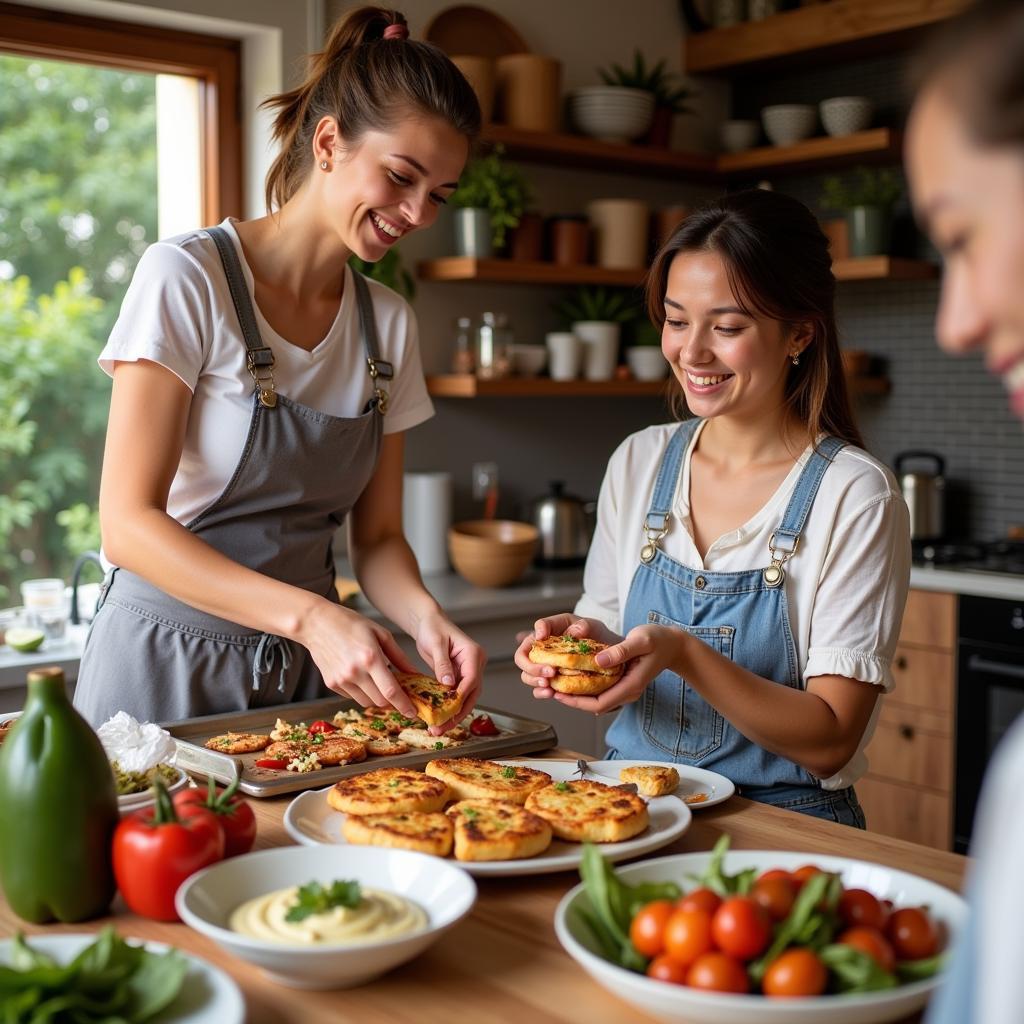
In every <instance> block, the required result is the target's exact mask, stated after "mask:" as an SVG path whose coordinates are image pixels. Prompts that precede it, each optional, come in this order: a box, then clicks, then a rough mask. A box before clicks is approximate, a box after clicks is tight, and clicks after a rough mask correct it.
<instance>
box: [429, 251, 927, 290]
mask: <svg viewBox="0 0 1024 1024" xmlns="http://www.w3.org/2000/svg"><path fill="white" fill-rule="evenodd" d="M832 270H833V272H834V273H835V275H836V280H838V281H883V280H889V281H925V280H928V279H929V278H933V277H937V276H938V273H939V268H938V267H937V266H936V265H935V264H934V263H925V262H923V261H921V260H906V259H899V258H897V257H895V256H869V257H867V258H865V259H859V260H838V261H837V262H836V263H834V264H833V265H832ZM416 273H417V275H418V276H419V278H420V280H421V281H481V282H487V283H489V284H533V285H565V284H589V285H611V286H618V287H625V288H632V287H636V286H637V285H639V284H641V283H642V282H643V280H644V275H645V274H646V270H645V269H644V268H643V267H638V268H637V269H636V270H629V269H627V270H609V269H607V268H606V267H595V266H590V265H589V264H588V265H585V266H576V267H573V266H562V265H560V264H558V263H532V262H531V263H526V262H520V261H517V260H478V259H474V258H473V257H472V256H447V257H445V258H444V259H439V260H425V261H423V262H421V263H419V264H418V265H417V267H416Z"/></svg>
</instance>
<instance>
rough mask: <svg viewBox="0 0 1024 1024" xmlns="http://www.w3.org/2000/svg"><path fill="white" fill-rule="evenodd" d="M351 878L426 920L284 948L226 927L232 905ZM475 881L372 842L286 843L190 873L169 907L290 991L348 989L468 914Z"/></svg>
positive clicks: (419, 950) (397, 961)
mask: <svg viewBox="0 0 1024 1024" xmlns="http://www.w3.org/2000/svg"><path fill="white" fill-rule="evenodd" d="M341 879H344V880H349V879H355V880H356V881H358V882H359V883H360V884H361V885H365V886H367V887H368V888H375V889H385V890H388V891H390V892H393V893H397V894H398V895H399V896H404V897H405V898H406V899H410V900H413V901H414V902H416V903H418V904H419V905H420V906H421V907H422V908H423V909H424V910H425V911H426V913H427V917H428V919H429V923H428V925H427V927H426V928H424V929H422V930H421V931H418V932H411V933H410V934H408V935H402V936H399V937H397V938H393V939H385V940H382V941H379V942H370V943H366V944H363V945H340V944H335V945H323V946H299V945H296V946H290V945H287V944H284V943H279V942H268V941H266V940H263V939H250V938H248V937H246V936H244V935H240V934H239V933H238V932H235V931H232V930H231V929H230V928H229V927H228V919H229V918H230V916H231V913H232V911H234V910H235V909H236V908H237V907H238V906H240V905H241V904H242V903H244V902H245V901H246V900H248V899H251V898H253V897H256V896H261V895H265V894H267V893H271V892H275V891H277V890H279V889H286V888H288V887H289V886H292V885H304V884H306V883H307V882H313V881H319V882H321V883H323V884H327V883H328V882H332V881H335V880H341ZM475 901H476V884H475V883H474V881H473V879H472V878H470V876H469V875H468V874H467V873H466V872H465V871H463V870H462V868H460V867H456V866H455V865H454V864H449V863H447V862H446V861H443V860H441V859H440V858H438V857H428V856H427V855H426V854H424V853H412V852H410V851H409V850H390V849H385V848H382V847H377V846H346V847H342V848H339V847H337V846H285V847H281V848H279V849H274V850H260V851H259V852H258V853H246V854H243V855H242V856H240V857H232V858H231V860H228V861H221V862H220V863H219V864H214V865H213V866H212V867H209V868H206V869H205V870H204V871H200V872H198V873H197V874H195V875H193V876H192V877H191V878H190V879H189V880H188V881H187V882H185V884H184V885H183V886H182V887H181V888H180V889H179V890H178V894H177V896H176V897H175V900H174V905H175V907H176V908H177V911H178V914H179V915H180V917H181V919H182V920H183V921H184V922H185V924H187V925H188V926H189V927H190V928H194V929H195V930H196V931H197V932H201V933H202V934H203V935H206V936H207V937H208V938H211V939H213V941H214V942H216V943H217V945H218V946H220V947H221V948H222V949H224V950H226V951H227V952H229V953H231V954H232V955H233V956H237V957H238V958H239V959H241V960H245V961H247V962H248V963H251V964H255V965H256V966H257V967H259V968H260V969H261V970H262V971H263V972H264V973H265V974H266V975H267V976H268V977H270V978H271V979H272V980H273V981H276V982H278V983H280V984H282V985H290V986H291V987H293V988H308V989H333V988H351V987H352V986H354V985H361V984H363V983H364V982H366V981H369V980H370V979H371V978H376V977H377V976H378V975H381V974H383V973H384V972H385V971H390V970H391V969H392V968H393V967H397V966H398V965H399V964H404V963H406V962H407V961H408V960H411V959H412V958H413V957H414V956H417V955H419V954H420V953H422V952H423V950H425V949H426V948H427V947H428V946H430V945H431V943H433V942H434V941H435V940H436V939H438V938H439V937H440V936H441V935H442V934H443V933H444V932H446V931H447V930H448V929H449V928H451V927H452V925H454V924H455V923H456V922H457V921H460V920H461V919H462V918H463V917H465V915H466V914H468V913H469V911H470V909H471V908H472V906H473V904H474V902H475Z"/></svg>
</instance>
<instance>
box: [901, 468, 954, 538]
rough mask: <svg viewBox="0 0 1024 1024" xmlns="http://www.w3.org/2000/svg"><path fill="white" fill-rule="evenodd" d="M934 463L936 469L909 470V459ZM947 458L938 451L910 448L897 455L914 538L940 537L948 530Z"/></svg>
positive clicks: (911, 534)
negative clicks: (946, 495)
mask: <svg viewBox="0 0 1024 1024" xmlns="http://www.w3.org/2000/svg"><path fill="white" fill-rule="evenodd" d="M911 461H916V462H924V463H930V464H931V468H932V472H925V471H923V470H917V471H916V472H906V471H905V466H906V464H907V463H908V462H911ZM945 471H946V460H945V459H944V458H943V457H942V456H941V455H937V454H936V453H935V452H925V451H916V450H915V451H907V452H900V453H899V455H897V456H896V478H897V479H898V480H899V484H900V490H901V491H902V492H903V498H904V500H905V501H906V503H907V508H908V509H909V510H910V538H911V540H938V539H939V538H941V537H942V536H944V535H945V532H946V504H945V493H946V480H945V476H944V473H945Z"/></svg>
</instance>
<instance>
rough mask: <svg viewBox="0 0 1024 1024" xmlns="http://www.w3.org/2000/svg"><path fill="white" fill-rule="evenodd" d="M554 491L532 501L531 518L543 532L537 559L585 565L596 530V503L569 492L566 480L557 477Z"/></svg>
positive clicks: (553, 564)
mask: <svg viewBox="0 0 1024 1024" xmlns="http://www.w3.org/2000/svg"><path fill="white" fill-rule="evenodd" d="M548 486H549V487H550V491H549V492H548V493H547V494H546V495H544V496H543V497H540V498H536V499H534V501H532V502H531V503H530V510H529V514H528V517H527V518H528V519H529V521H530V522H531V523H533V524H534V526H536V527H537V529H538V531H539V532H540V542H539V545H538V548H537V557H536V559H535V561H536V563H537V564H538V565H547V566H571V565H582V564H583V563H584V562H585V561H586V559H587V551H589V550H590V538H591V537H592V536H593V532H594V515H595V509H596V505H595V503H594V502H584V501H583V500H582V499H580V498H577V497H574V496H573V495H571V494H566V493H565V483H564V482H563V481H561V480H554V481H552V482H551V483H550V484H549V485H548Z"/></svg>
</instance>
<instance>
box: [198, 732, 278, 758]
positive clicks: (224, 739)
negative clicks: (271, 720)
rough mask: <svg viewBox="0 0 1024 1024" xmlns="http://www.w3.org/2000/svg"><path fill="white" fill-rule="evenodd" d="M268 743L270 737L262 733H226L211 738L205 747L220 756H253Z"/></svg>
mask: <svg viewBox="0 0 1024 1024" xmlns="http://www.w3.org/2000/svg"><path fill="white" fill-rule="evenodd" d="M269 743H270V737H269V736H267V735H265V734H264V733H256V732H226V733H223V734H222V735H220V736H211V737H210V738H209V739H208V740H207V741H206V746H207V747H209V748H210V750H218V751H220V752H221V753H222V754H255V753H256V751H257V750H264V749H265V748H266V747H267V745H268V744H269Z"/></svg>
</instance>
